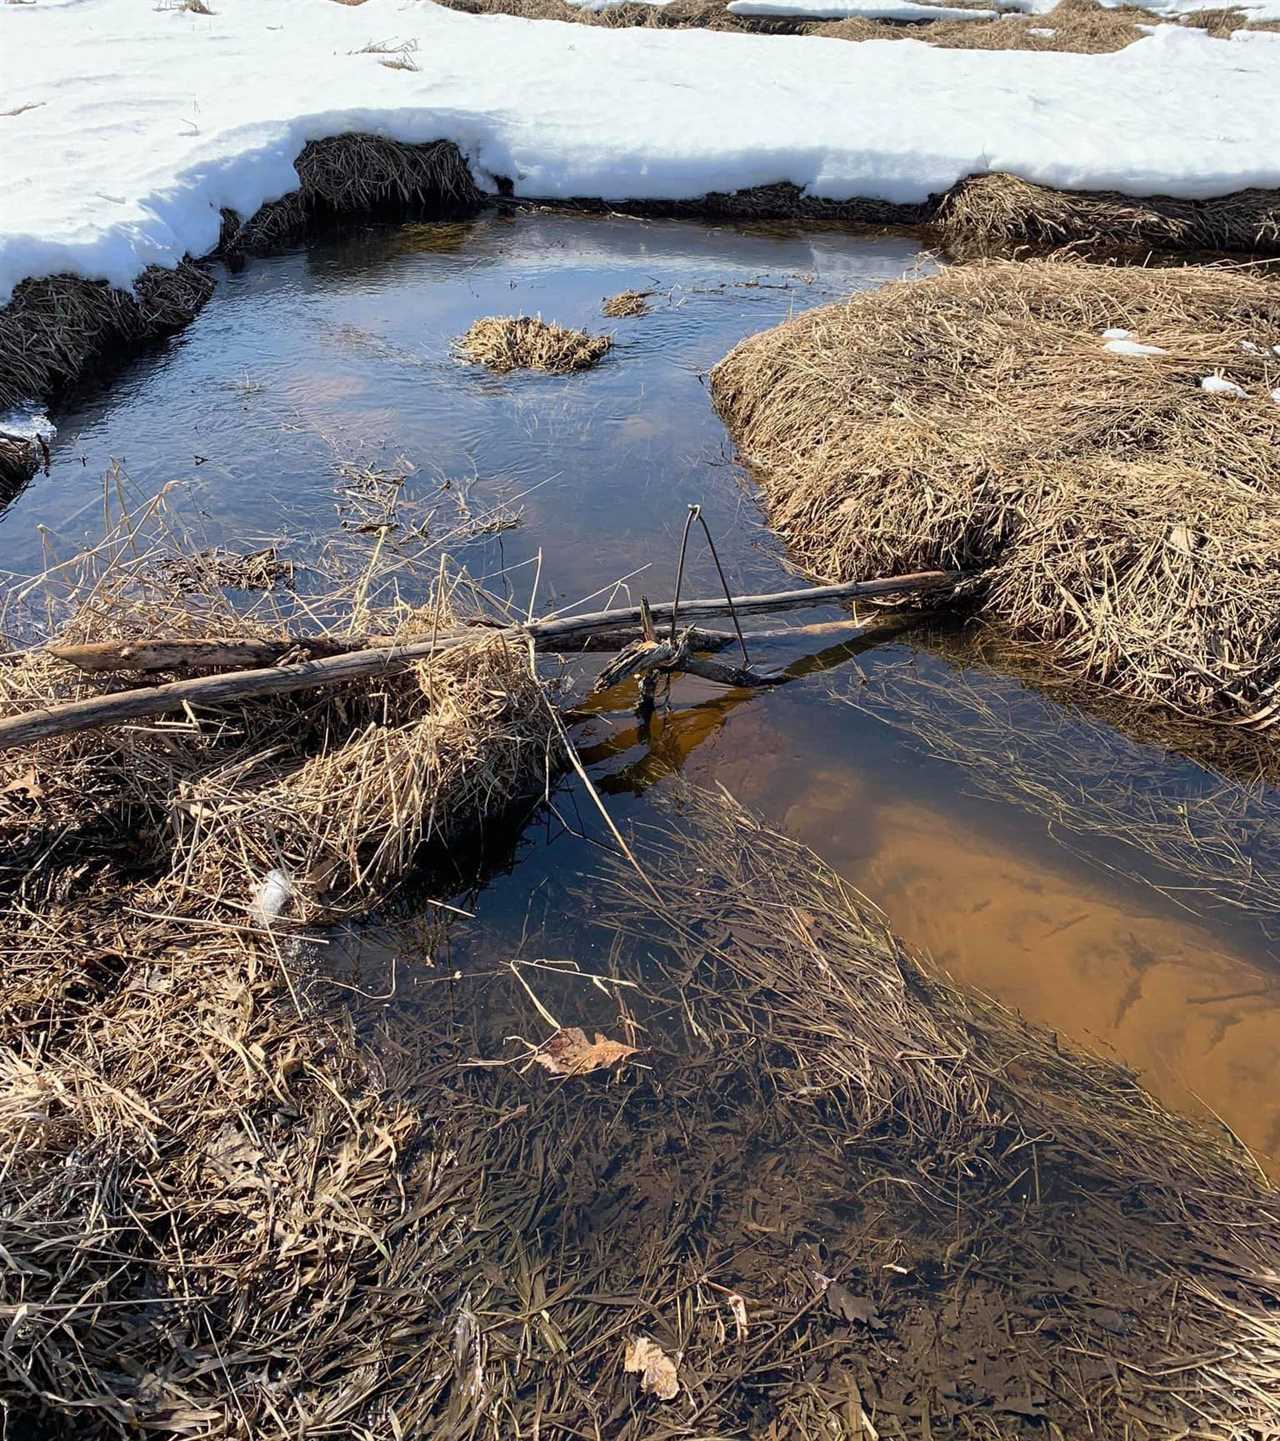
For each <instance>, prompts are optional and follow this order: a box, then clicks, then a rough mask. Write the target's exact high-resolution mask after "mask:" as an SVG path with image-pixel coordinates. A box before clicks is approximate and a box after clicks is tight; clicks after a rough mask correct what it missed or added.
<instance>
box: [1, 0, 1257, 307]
mask: <svg viewBox="0 0 1280 1441" xmlns="http://www.w3.org/2000/svg"><path fill="white" fill-rule="evenodd" d="M1268 3H1272V0H1268ZM1274 3H1275V4H1276V5H1277V6H1280V0H1274ZM212 8H213V9H214V10H215V11H216V13H215V14H212V15H196V14H192V13H190V12H187V11H177V10H172V9H161V10H157V9H156V8H155V7H154V6H153V5H152V4H151V3H149V0H81V3H78V4H73V5H66V6H59V5H50V4H48V3H45V0H37V3H36V4H34V5H5V4H0V55H5V56H27V57H36V58H34V59H33V60H32V63H30V64H13V65H9V66H7V67H6V69H5V78H4V103H3V107H2V108H3V109H4V110H5V111H6V112H8V113H7V115H6V117H5V118H4V119H3V120H0V126H3V159H2V160H0V304H3V303H4V302H5V301H7V300H8V298H9V296H10V294H11V293H12V290H13V287H14V286H15V285H16V284H17V283H18V282H19V281H20V280H22V279H23V278H24V277H27V276H40V275H50V274H56V273H59V272H69V273H71V274H75V275H81V276H84V277H86V278H89V279H103V280H107V281H110V282H111V283H113V284H115V285H120V286H129V285H131V284H132V282H133V281H134V279H135V278H136V277H137V276H138V275H139V274H140V273H141V272H142V271H143V270H144V269H145V268H146V267H147V266H148V265H167V266H172V265H176V264H177V263H178V261H179V260H181V258H182V257H183V256H184V255H203V254H206V253H207V252H208V251H210V250H211V249H212V248H213V247H214V246H215V245H216V244H217V240H218V233H219V225H220V212H221V210H222V209H223V208H224V207H227V208H230V209H233V210H236V211H238V212H239V213H240V214H241V215H244V216H248V215H251V214H252V213H253V212H254V211H255V210H257V209H258V207H259V206H261V205H262V204H263V203H264V202H266V201H268V200H274V199H277V198H278V197H279V196H281V195H283V194H285V193H286V192H288V191H290V190H292V189H293V188H295V186H296V184H297V175H296V172H295V170H294V166H293V162H294V160H295V159H296V158H297V156H298V154H299V153H300V152H301V150H302V149H303V147H304V146H305V145H306V143H307V142H308V141H309V140H313V139H320V138H323V137H325V136H331V135H341V134H344V133H349V132H352V131H368V132H372V133H374V134H379V135H386V136H390V137H392V138H394V139H396V140H401V141H406V142H421V141H428V140H437V139H448V140H453V141H455V142H456V143H457V144H458V146H459V147H460V149H461V150H462V152H463V154H464V155H465V156H466V158H467V161H468V163H469V165H470V166H471V169H472V172H473V174H474V175H475V177H476V180H477V183H478V184H479V185H480V186H481V187H482V188H484V189H487V190H490V191H494V190H496V189H497V188H498V181H499V179H502V180H504V181H509V182H510V185H511V188H512V190H513V192H514V193H515V194H516V195H519V196H527V197H531V198H543V199H547V200H557V199H567V198H571V197H579V196H590V197H594V198H597V199H601V200H605V201H615V202H616V201H627V200H633V201H645V200H691V199H696V198H697V197H699V196H701V195H704V194H706V193H707V192H709V191H732V190H739V189H745V188H748V187H751V186H758V185H776V184H778V183H780V182H790V183H792V184H794V185H796V186H798V187H800V188H801V189H802V190H803V191H804V192H806V193H807V194H810V195H813V196H817V197H821V198H825V199H831V200H845V199H849V198H851V197H864V198H867V199H874V200H884V201H890V202H895V203H900V204H916V203H918V202H921V201H924V200H926V199H927V198H928V197H929V196H930V195H936V194H939V193H942V192H944V191H946V190H947V189H948V188H949V187H950V186H952V185H954V184H955V183H956V182H957V181H959V180H961V179H963V178H964V177H965V176H967V175H975V174H983V173H986V172H990V171H1010V172H1012V173H1014V174H1016V175H1020V176H1023V177H1024V178H1026V179H1028V180H1031V181H1035V182H1038V183H1041V184H1044V185H1051V186H1058V187H1061V188H1065V189H1078V190H1119V191H1122V192H1124V193H1126V194H1131V195H1151V194H1165V195H1175V196H1180V197H1183V198H1192V199H1194V198H1203V197H1207V196H1213V195H1222V194H1226V193H1229V192H1231V191H1235V190H1241V189H1245V188H1247V187H1250V186H1260V187H1267V188H1271V187H1280V105H1277V104H1276V100H1275V97H1276V95H1277V94H1280V45H1274V44H1261V43H1258V44H1237V43H1235V42H1228V41H1223V40H1214V39H1210V38H1209V37H1208V36H1207V35H1205V34H1204V33H1203V32H1200V31H1197V30H1192V29H1188V28H1183V27H1177V26H1163V27H1161V29H1160V30H1159V31H1158V32H1157V33H1156V34H1155V35H1152V36H1150V37H1148V38H1146V39H1143V40H1139V41H1137V42H1135V43H1134V44H1133V45H1130V46H1128V47H1127V48H1126V49H1124V50H1121V51H1118V52H1116V53H1114V54H1103V55H1075V54H1057V53H1047V52H1043V51H1032V52H1019V51H985V50H959V49H940V48H939V49H935V48H933V47H931V46H928V45H925V44H923V43H921V42H919V41H916V40H902V41H894V42H892V43H884V44H881V43H878V42H874V41H872V42H868V43H864V44H856V45H855V44H850V43H848V42H847V41H840V40H824V39H818V38H814V37H808V36H758V35H740V34H731V33H724V32H713V31H705V30H667V29H648V28H642V27H631V28H623V29H613V28H606V27H597V26H577V25H557V24H552V23H548V22H545V21H527V20H520V19H516V18H513V17H510V16H502V15H479V16H477V15H467V14H463V13H460V12H458V11H453V10H446V9H443V8H441V7H439V6H436V5H433V4H430V3H424V0H417V3H412V4H406V3H405V0H367V3H366V4H364V5H359V6H349V5H336V4H332V3H329V0H270V3H269V4H268V3H266V0H217V3H216V4H215V5H214V6H213V7H212ZM966 13H968V14H972V13H973V12H966ZM1237 38H1239V37H1237ZM1271 38H1274V37H1271ZM371 40H376V41H382V42H387V43H392V44H394V45H396V46H400V45H411V46H416V48H415V49H413V51H412V53H413V57H414V62H415V64H416V67H417V68H416V69H412V70H410V69H389V68H388V67H387V66H386V65H384V64H382V63H381V59H382V56H380V55H378V54H376V53H365V52H366V47H367V46H368V45H369V42H370V41H371Z"/></svg>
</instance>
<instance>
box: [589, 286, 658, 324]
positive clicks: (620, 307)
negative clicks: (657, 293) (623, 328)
mask: <svg viewBox="0 0 1280 1441" xmlns="http://www.w3.org/2000/svg"><path fill="white" fill-rule="evenodd" d="M652 294H653V291H652V290H620V291H619V292H618V293H617V295H611V296H609V297H608V299H606V300H605V302H604V304H603V305H602V306H601V307H600V313H601V314H602V315H605V316H608V318H609V319H610V320H624V319H630V318H633V317H635V316H637V315H648V313H649V297H650V296H651V295H652Z"/></svg>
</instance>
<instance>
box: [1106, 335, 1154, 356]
mask: <svg viewBox="0 0 1280 1441" xmlns="http://www.w3.org/2000/svg"><path fill="white" fill-rule="evenodd" d="M1102 348H1103V350H1109V351H1110V352H1111V354H1112V355H1168V353H1169V352H1168V351H1167V350H1165V349H1164V348H1163V347H1162V346H1159V345H1143V344H1142V342H1141V341H1139V340H1129V339H1127V338H1126V339H1121V340H1108V341H1107V343H1106V344H1105V345H1104V346H1103V347H1102Z"/></svg>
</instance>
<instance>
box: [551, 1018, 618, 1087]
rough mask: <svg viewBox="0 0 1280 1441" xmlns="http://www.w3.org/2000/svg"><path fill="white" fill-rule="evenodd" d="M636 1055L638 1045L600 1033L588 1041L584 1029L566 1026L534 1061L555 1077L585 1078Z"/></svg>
mask: <svg viewBox="0 0 1280 1441" xmlns="http://www.w3.org/2000/svg"><path fill="white" fill-rule="evenodd" d="M635 1053H636V1048H635V1046H626V1045H623V1043H622V1042H621V1041H611V1040H610V1039H609V1038H608V1037H607V1036H602V1035H601V1034H600V1032H599V1031H597V1032H596V1038H595V1040H594V1041H588V1040H587V1033H586V1032H585V1031H584V1030H583V1029H582V1028H581V1027H580V1026H562V1027H561V1029H560V1030H558V1031H557V1032H556V1033H555V1035H554V1036H552V1037H551V1038H550V1039H549V1040H546V1041H544V1042H543V1043H542V1045H541V1046H539V1047H538V1049H537V1050H536V1051H535V1052H534V1055H533V1059H534V1060H535V1061H537V1063H538V1064H539V1065H540V1066H545V1067H546V1068H547V1070H548V1071H550V1072H551V1074H552V1075H553V1076H583V1075H585V1074H586V1073H587V1072H588V1071H600V1070H603V1069H605V1068H606V1067H608V1066H616V1065H618V1063H619V1062H621V1061H625V1060H626V1059H627V1057H628V1056H634V1055H635Z"/></svg>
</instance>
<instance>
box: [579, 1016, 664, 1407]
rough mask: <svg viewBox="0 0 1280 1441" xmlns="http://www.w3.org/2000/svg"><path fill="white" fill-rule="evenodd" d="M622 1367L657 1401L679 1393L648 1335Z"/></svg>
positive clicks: (631, 1345)
mask: <svg viewBox="0 0 1280 1441" xmlns="http://www.w3.org/2000/svg"><path fill="white" fill-rule="evenodd" d="M578 1034H579V1035H581V1034H582V1032H581V1031H579V1032H578ZM622 1369H623V1370H624V1371H638V1372H639V1373H640V1389H641V1390H642V1391H648V1392H649V1393H650V1394H651V1395H654V1396H656V1397H657V1398H658V1400H659V1401H671V1400H673V1399H674V1398H675V1397H676V1396H677V1395H679V1393H680V1379H679V1377H678V1376H677V1375H676V1363H675V1362H674V1361H673V1360H672V1359H671V1357H670V1356H668V1355H667V1353H666V1352H665V1351H664V1350H663V1349H662V1347H661V1346H659V1345H658V1343H657V1342H656V1341H653V1340H650V1338H649V1337H648V1336H633V1337H632V1338H631V1340H629V1341H628V1342H627V1350H626V1354H625V1355H624V1356H623V1358H622Z"/></svg>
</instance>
